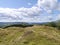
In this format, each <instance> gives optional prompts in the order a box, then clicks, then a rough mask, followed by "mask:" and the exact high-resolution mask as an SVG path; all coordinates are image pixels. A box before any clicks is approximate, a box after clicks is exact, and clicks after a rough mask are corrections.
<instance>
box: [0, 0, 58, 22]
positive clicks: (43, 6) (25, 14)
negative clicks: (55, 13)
mask: <svg viewBox="0 0 60 45" xmlns="http://www.w3.org/2000/svg"><path fill="white" fill-rule="evenodd" d="M56 4H57V0H38V1H37V4H36V5H34V6H32V7H31V8H25V7H22V8H19V9H11V8H0V14H1V15H0V17H1V18H0V19H1V21H7V22H8V21H11V22H12V21H16V22H17V21H23V22H46V21H47V20H48V21H49V19H50V18H52V17H51V16H49V17H48V18H47V17H46V16H45V18H44V17H43V18H38V16H42V15H45V13H47V15H48V14H51V13H52V10H53V9H55V8H56ZM28 5H31V3H28ZM44 12H45V13H44ZM42 19H43V20H42Z"/></svg>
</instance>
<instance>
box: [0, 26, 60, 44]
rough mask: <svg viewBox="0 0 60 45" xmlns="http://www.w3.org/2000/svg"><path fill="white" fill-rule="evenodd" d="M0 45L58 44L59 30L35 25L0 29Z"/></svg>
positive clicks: (59, 41) (59, 38)
mask: <svg viewBox="0 0 60 45" xmlns="http://www.w3.org/2000/svg"><path fill="white" fill-rule="evenodd" d="M0 45H60V30H58V29H56V28H53V27H48V26H36V25H35V26H33V27H26V28H22V27H9V28H6V29H0Z"/></svg>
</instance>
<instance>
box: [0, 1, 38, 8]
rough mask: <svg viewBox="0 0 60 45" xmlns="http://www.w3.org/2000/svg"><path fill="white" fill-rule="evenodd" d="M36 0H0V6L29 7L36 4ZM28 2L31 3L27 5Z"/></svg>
mask: <svg viewBox="0 0 60 45" xmlns="http://www.w3.org/2000/svg"><path fill="white" fill-rule="evenodd" d="M36 2H37V0H0V7H3V8H20V7H26V8H28V7H29V8H30V7H32V6H33V5H34V4H36ZM28 3H31V5H28Z"/></svg>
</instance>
